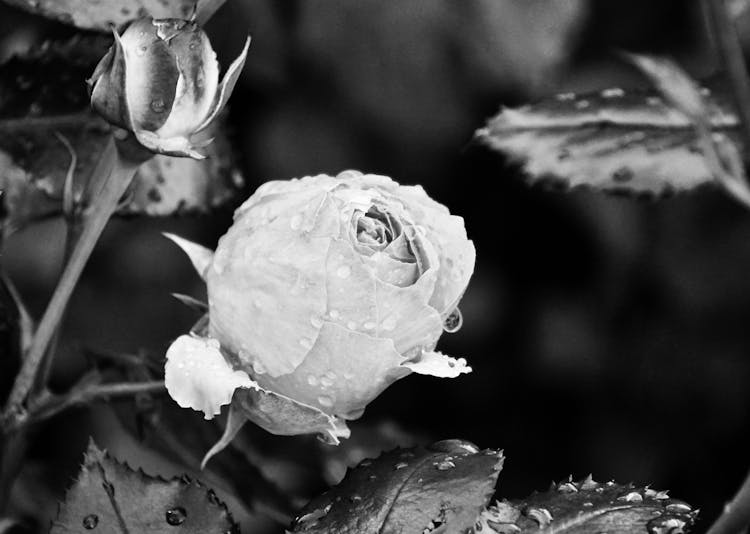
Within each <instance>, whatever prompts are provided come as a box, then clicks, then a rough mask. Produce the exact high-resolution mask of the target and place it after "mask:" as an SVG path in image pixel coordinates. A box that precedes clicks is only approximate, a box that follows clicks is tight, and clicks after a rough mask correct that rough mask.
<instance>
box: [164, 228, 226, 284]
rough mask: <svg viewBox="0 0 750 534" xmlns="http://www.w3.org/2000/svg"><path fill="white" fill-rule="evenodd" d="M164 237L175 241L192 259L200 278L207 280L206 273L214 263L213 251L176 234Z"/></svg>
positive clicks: (165, 234) (166, 234) (165, 233)
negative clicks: (212, 262)
mask: <svg viewBox="0 0 750 534" xmlns="http://www.w3.org/2000/svg"><path fill="white" fill-rule="evenodd" d="M163 235H164V237H166V238H167V239H169V240H171V241H173V242H174V243H175V244H176V245H177V246H178V247H180V248H181V249H182V251H183V252H184V253H185V254H186V255H187V257H188V258H190V262H191V263H192V264H193V267H195V270H196V271H197V272H198V274H199V275H200V277H201V278H203V279H204V280H205V278H206V271H207V270H208V268H209V266H210V265H211V261H213V258H214V253H213V251H212V250H211V249H209V248H206V247H204V246H203V245H199V244H198V243H193V242H192V241H188V240H187V239H185V238H182V237H180V236H177V235H175V234H170V233H168V232H164V233H163Z"/></svg>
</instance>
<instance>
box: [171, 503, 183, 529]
mask: <svg viewBox="0 0 750 534" xmlns="http://www.w3.org/2000/svg"><path fill="white" fill-rule="evenodd" d="M166 518H167V523H168V524H170V525H172V526H173V527H176V526H177V525H182V524H183V523H184V522H185V520H186V519H187V512H186V511H185V509H184V508H183V507H182V506H176V507H174V508H170V509H169V510H167V513H166Z"/></svg>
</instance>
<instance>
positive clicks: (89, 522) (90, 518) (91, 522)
mask: <svg viewBox="0 0 750 534" xmlns="http://www.w3.org/2000/svg"><path fill="white" fill-rule="evenodd" d="M98 524H99V516H98V515H96V514H89V515H87V516H86V517H84V518H83V528H85V529H86V530H93V529H95V528H96V525H98Z"/></svg>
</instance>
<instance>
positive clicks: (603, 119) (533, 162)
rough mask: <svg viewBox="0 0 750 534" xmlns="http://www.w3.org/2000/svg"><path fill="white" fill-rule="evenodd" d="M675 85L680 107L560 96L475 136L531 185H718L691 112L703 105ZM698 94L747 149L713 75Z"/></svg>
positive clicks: (624, 96) (627, 97)
mask: <svg viewBox="0 0 750 534" xmlns="http://www.w3.org/2000/svg"><path fill="white" fill-rule="evenodd" d="M660 72H661V71H660ZM665 83H668V82H665ZM670 88H671V89H673V91H671V92H670V93H669V95H668V96H669V98H670V99H673V98H678V99H679V103H680V109H677V107H675V106H674V103H673V102H670V101H668V100H667V99H665V98H663V97H662V95H661V94H659V93H656V92H649V91H644V90H641V91H632V92H625V91H623V90H621V89H606V90H604V91H601V92H598V93H593V94H584V95H575V94H572V93H568V94H559V95H557V96H556V97H553V98H551V99H548V100H544V101H542V102H539V103H537V104H533V105H528V106H523V107H519V108H505V109H503V110H502V111H501V112H500V113H499V114H497V115H496V116H495V117H493V118H491V119H490V120H489V122H488V123H487V125H486V126H485V127H484V128H482V129H480V130H478V131H477V132H476V137H477V139H478V140H479V142H481V143H482V144H484V145H486V146H488V147H490V148H492V149H494V150H497V151H498V152H502V153H504V154H506V155H507V156H508V157H509V158H511V159H512V160H516V161H520V162H521V163H522V164H523V168H524V171H525V173H526V175H527V176H528V178H529V181H530V182H532V183H536V182H543V183H548V184H552V185H556V186H560V187H562V188H564V189H571V188H576V187H588V188H593V189H597V190H603V191H608V192H622V193H627V194H635V195H646V196H663V195H667V194H670V193H674V192H682V191H688V190H691V189H694V188H696V187H698V186H701V185H704V184H709V183H713V182H714V176H713V174H712V172H711V170H710V168H709V166H708V165H707V163H706V159H705V157H704V155H703V153H702V151H701V148H700V143H699V137H698V136H697V134H696V128H695V124H694V122H693V120H692V119H691V118H688V117H687V116H686V115H685V112H686V111H691V112H692V111H695V109H698V108H701V107H700V106H697V105H695V102H694V101H690V100H689V99H688V98H687V96H686V95H688V96H689V93H688V92H686V91H684V90H682V89H683V88H682V87H674V88H672V87H671V86H670ZM699 92H700V93H701V94H700V96H701V97H702V98H703V100H704V101H703V102H702V103H703V104H704V106H703V107H702V108H701V109H704V110H705V119H706V122H707V125H708V127H709V128H710V129H711V131H713V132H722V133H723V134H725V135H726V136H727V139H728V140H727V142H729V143H731V144H733V146H735V147H736V149H737V150H739V151H740V152H742V150H743V147H742V146H741V143H740V139H739V131H738V128H739V121H738V118H737V115H736V113H735V111H734V108H733V106H732V104H731V99H730V98H729V95H728V91H727V89H726V88H725V87H724V86H723V85H722V84H719V83H718V82H717V81H715V80H712V81H709V82H707V84H706V86H705V87H703V88H702V89H700V91H699Z"/></svg>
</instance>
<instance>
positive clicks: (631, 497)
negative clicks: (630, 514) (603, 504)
mask: <svg viewBox="0 0 750 534" xmlns="http://www.w3.org/2000/svg"><path fill="white" fill-rule="evenodd" d="M617 500H618V501H625V502H641V501H642V500H643V495H641V494H640V493H638V492H637V491H631V492H630V493H628V494H627V495H623V496H622V497H618V499H617Z"/></svg>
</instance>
